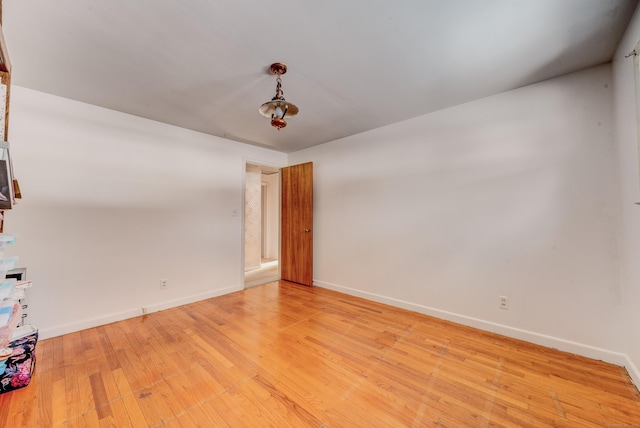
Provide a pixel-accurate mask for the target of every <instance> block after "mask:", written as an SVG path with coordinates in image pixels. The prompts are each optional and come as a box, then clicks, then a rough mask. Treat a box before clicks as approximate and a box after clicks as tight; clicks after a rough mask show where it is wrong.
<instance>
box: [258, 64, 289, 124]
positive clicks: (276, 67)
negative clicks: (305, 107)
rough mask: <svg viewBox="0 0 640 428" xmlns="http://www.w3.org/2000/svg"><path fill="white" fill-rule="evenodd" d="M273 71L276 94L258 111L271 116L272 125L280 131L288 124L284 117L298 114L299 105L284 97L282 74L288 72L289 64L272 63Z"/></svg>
mask: <svg viewBox="0 0 640 428" xmlns="http://www.w3.org/2000/svg"><path fill="white" fill-rule="evenodd" d="M271 72H272V73H273V74H275V75H276V76H277V77H276V95H275V96H274V97H273V98H272V99H271V101H269V102H266V103H264V104H262V105H261V106H260V108H259V109H258V111H259V112H260V114H261V115H263V116H264V117H269V118H271V126H273V127H274V128H277V129H278V131H279V130H280V129H282V128H284V127H285V126H287V121H286V120H284V117H285V116H287V117H293V116H295V115H297V114H298V111H299V109H298V107H296V106H295V104H291V103H290V102H288V101H287V100H285V99H284V95H283V94H284V92H283V91H282V79H281V78H280V76H282V75H283V74H285V73H286V72H287V65H286V64H283V63H281V62H275V63H273V64H271Z"/></svg>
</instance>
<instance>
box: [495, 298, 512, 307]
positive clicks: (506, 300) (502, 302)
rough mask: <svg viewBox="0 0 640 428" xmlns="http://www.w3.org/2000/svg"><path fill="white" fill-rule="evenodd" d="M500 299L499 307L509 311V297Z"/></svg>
mask: <svg viewBox="0 0 640 428" xmlns="http://www.w3.org/2000/svg"><path fill="white" fill-rule="evenodd" d="M499 299H500V300H499V303H498V307H499V308H500V309H509V298H508V297H507V296H500V297H499Z"/></svg>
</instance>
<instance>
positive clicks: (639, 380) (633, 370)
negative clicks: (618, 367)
mask: <svg viewBox="0 0 640 428" xmlns="http://www.w3.org/2000/svg"><path fill="white" fill-rule="evenodd" d="M624 367H625V368H626V369H627V372H628V373H629V376H631V380H633V383H634V384H635V385H636V388H638V389H639V390H640V370H638V367H636V365H635V364H633V362H632V361H631V359H630V358H627V362H626V364H625V365H624Z"/></svg>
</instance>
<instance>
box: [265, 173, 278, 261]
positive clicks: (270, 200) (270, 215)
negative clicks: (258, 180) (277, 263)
mask: <svg viewBox="0 0 640 428" xmlns="http://www.w3.org/2000/svg"><path fill="white" fill-rule="evenodd" d="M262 182H263V183H266V185H267V211H266V215H267V224H268V226H267V230H266V235H267V236H266V239H267V252H266V254H265V256H266V257H267V258H270V259H277V258H278V257H279V249H280V174H269V175H267V174H263V175H262Z"/></svg>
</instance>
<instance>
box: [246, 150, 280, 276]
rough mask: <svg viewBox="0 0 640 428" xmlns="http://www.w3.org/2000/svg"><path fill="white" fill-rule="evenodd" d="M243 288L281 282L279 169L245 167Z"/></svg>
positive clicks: (256, 166) (262, 166) (248, 164)
mask: <svg viewBox="0 0 640 428" xmlns="http://www.w3.org/2000/svg"><path fill="white" fill-rule="evenodd" d="M244 203H245V206H244V286H245V288H248V287H254V286H256V285H261V284H266V283H268V282H272V281H277V280H278V279H280V266H279V254H280V170H279V169H278V168H274V167H269V166H264V165H257V164H250V163H247V164H246V170H245V201H244Z"/></svg>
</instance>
